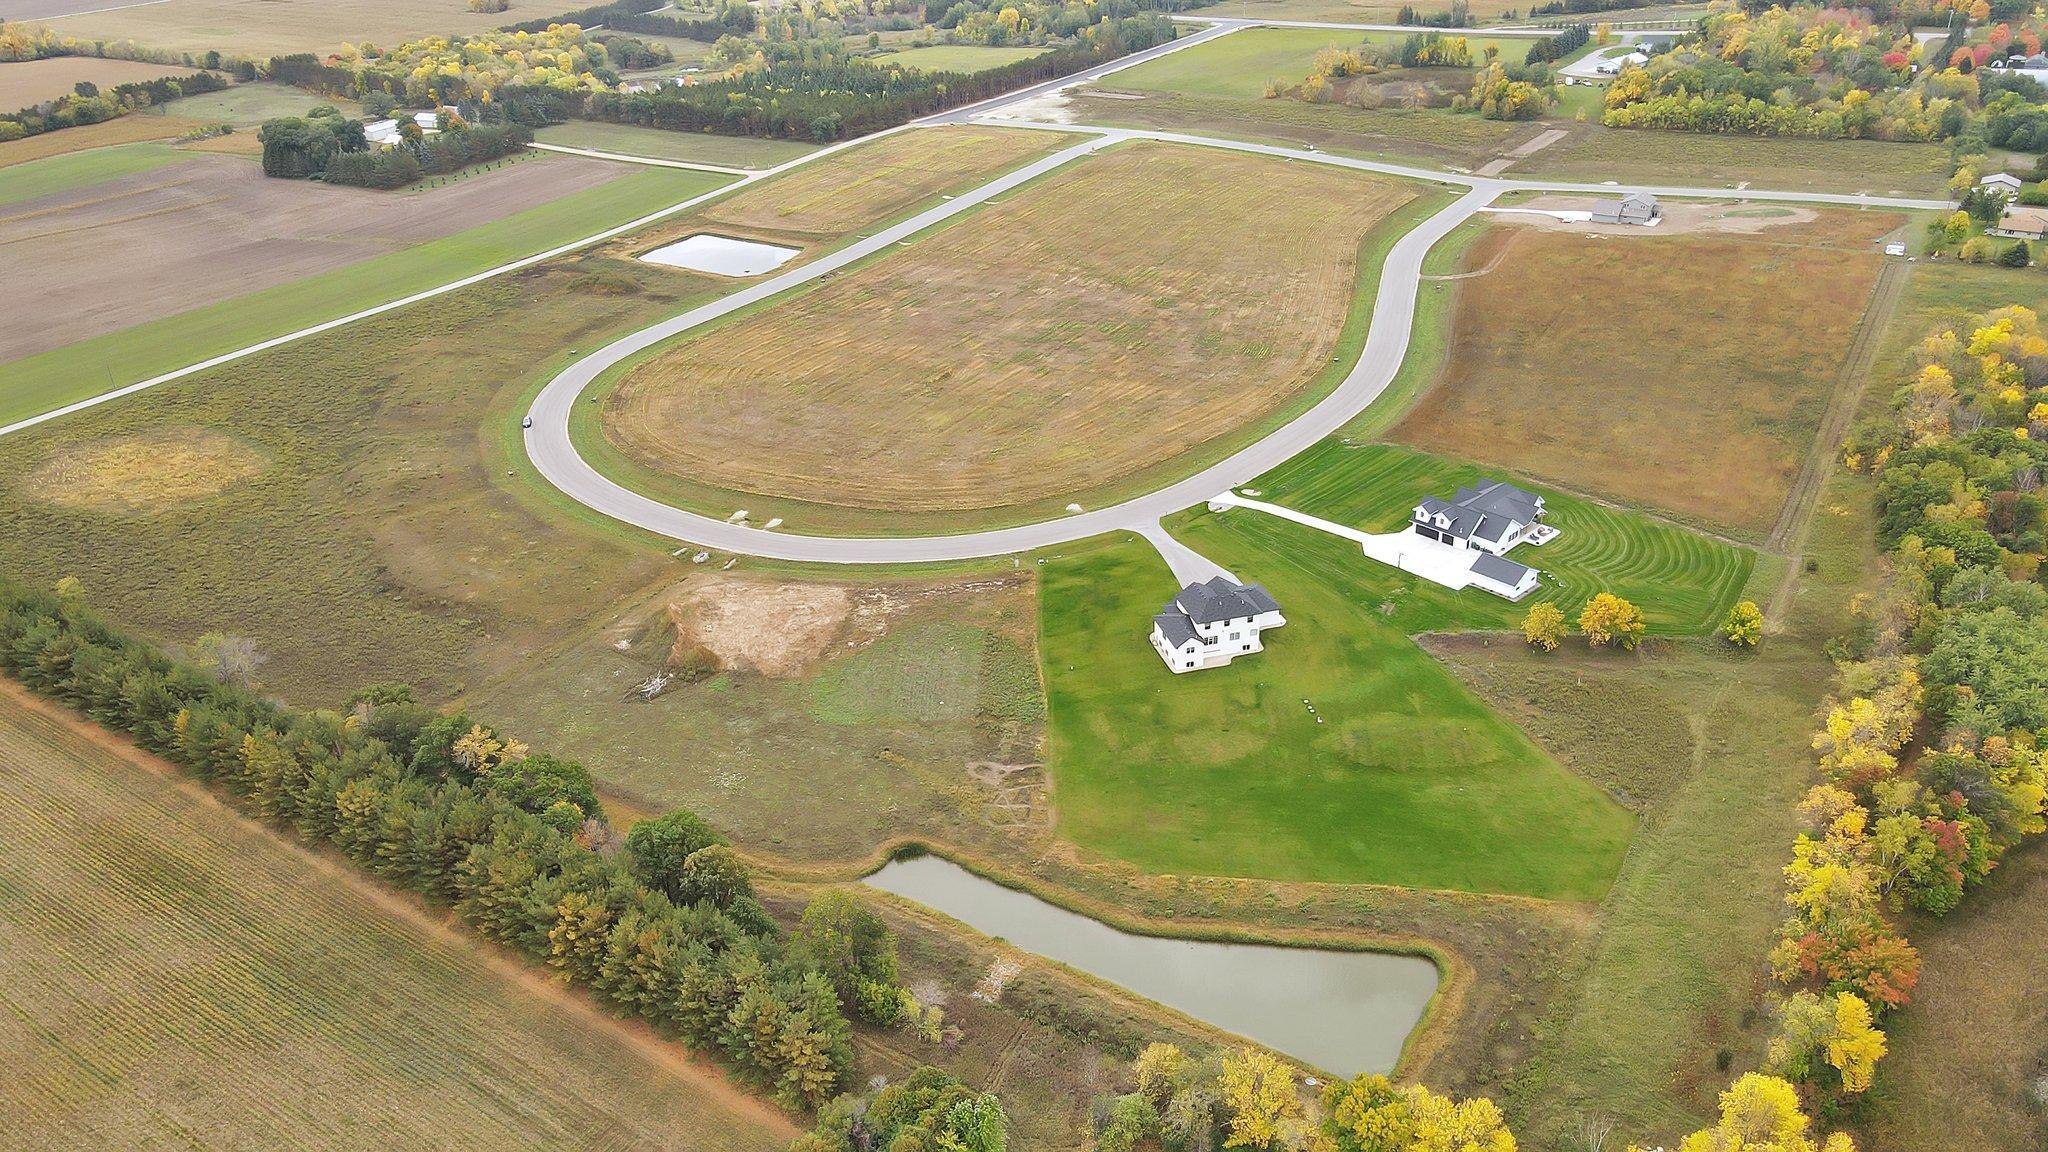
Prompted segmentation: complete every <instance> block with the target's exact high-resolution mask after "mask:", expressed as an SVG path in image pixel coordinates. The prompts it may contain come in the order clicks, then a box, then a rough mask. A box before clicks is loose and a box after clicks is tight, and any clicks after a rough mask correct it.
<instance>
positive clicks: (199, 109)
mask: <svg viewBox="0 0 2048 1152" xmlns="http://www.w3.org/2000/svg"><path fill="white" fill-rule="evenodd" d="M322 104H329V105H332V106H334V107H336V108H339V109H341V110H342V111H343V112H346V113H347V114H349V115H351V116H355V115H360V114H361V112H362V108H361V106H359V105H357V104H356V103H355V102H354V101H352V100H343V99H340V98H338V97H334V96H325V95H321V94H318V93H314V92H308V91H306V90H305V89H303V88H294V87H292V86H291V85H289V84H277V83H272V82H270V81H267V80H265V81H256V82H254V83H249V84H237V85H235V86H234V87H232V88H225V89H222V90H221V91H219V92H207V93H205V94H203V95H199V96H184V97H181V98H179V99H176V100H173V101H171V102H170V103H168V104H158V105H155V106H154V107H151V108H146V109H144V110H143V112H142V115H145V116H179V117H183V118H186V119H190V120H204V121H207V122H208V123H212V124H232V125H234V126H235V130H236V131H238V132H252V133H253V132H254V131H255V130H256V129H258V128H261V127H262V126H263V122H264V121H265V120H272V119H275V118H277V117H279V116H303V115H305V114H306V113H307V112H308V111H309V110H311V109H313V108H317V107H319V106H320V105H322Z"/></svg>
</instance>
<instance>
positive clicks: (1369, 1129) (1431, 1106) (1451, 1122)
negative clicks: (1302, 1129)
mask: <svg viewBox="0 0 2048 1152" xmlns="http://www.w3.org/2000/svg"><path fill="white" fill-rule="evenodd" d="M1323 1110H1324V1119H1323V1137H1324V1140H1325V1143H1326V1146H1327V1145H1332V1144H1333V1145H1335V1152H1515V1137H1514V1134H1513V1133H1511V1132H1509V1131H1508V1126H1507V1120H1506V1118H1504V1117H1503V1116H1502V1115H1501V1111H1500V1108H1499V1107H1498V1106H1496V1105H1495V1104H1494V1102H1493V1101H1491V1100H1488V1099H1486V1098H1485V1097H1473V1098H1471V1099H1467V1100H1457V1099H1453V1098H1452V1097H1449V1096H1441V1095H1438V1094H1437V1093H1435V1092H1432V1091H1430V1090H1429V1089H1428V1088H1425V1087H1423V1086H1422V1085H1420V1084H1411V1085H1409V1086H1408V1087H1406V1088H1396V1087H1394V1085H1393V1082H1392V1081H1390V1080H1388V1079H1387V1078H1386V1077H1385V1076H1379V1075H1374V1074H1372V1073H1366V1074H1363V1075H1359V1076H1355V1077H1353V1078H1352V1079H1350V1080H1345V1081H1340V1082H1338V1083H1335V1084H1331V1085H1330V1086H1329V1087H1327V1088H1325V1089H1324V1090H1323Z"/></svg>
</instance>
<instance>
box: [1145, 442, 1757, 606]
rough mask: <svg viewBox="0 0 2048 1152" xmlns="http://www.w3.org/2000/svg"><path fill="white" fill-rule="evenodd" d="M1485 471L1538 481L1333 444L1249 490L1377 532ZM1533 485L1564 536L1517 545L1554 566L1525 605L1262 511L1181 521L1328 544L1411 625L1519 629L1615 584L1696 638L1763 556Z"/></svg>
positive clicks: (1280, 543) (1358, 586)
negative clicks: (1375, 558)
mask: <svg viewBox="0 0 2048 1152" xmlns="http://www.w3.org/2000/svg"><path fill="white" fill-rule="evenodd" d="M1481 475H1492V476H1494V477H1495V478H1497V479H1510V480H1516V481H1517V482H1519V483H1528V482H1527V481H1526V480H1522V479H1521V478H1520V477H1518V476H1517V475H1516V474H1514V473H1501V472H1499V471H1493V472H1489V471H1488V470H1487V469H1485V468H1483V467H1481V466H1480V465H1476V464H1465V463H1460V462H1457V461H1453V460H1447V459H1444V458H1443V457H1438V456H1429V455H1426V454H1424V453H1420V452H1413V451H1409V450H1407V449H1404V448H1398V447H1392V446H1387V445H1377V444H1375V445H1362V446H1359V447H1347V446H1346V445H1345V444H1343V443H1342V442H1339V441H1334V440H1326V441H1324V442H1323V443H1321V444H1319V445H1317V446H1316V447H1314V448H1311V449H1310V450H1309V451H1307V452H1305V453H1303V454H1302V455H1300V456H1297V457H1295V458H1294V459H1293V460H1291V461H1289V462H1288V463H1286V464H1283V465H1281V466H1280V467H1279V468H1277V469H1275V470H1274V471H1272V472H1269V473H1267V474H1266V475H1264V476H1261V477H1260V478H1259V479H1258V480H1257V481H1255V482H1254V483H1252V484H1250V485H1247V487H1251V488H1256V489H1257V490H1258V491H1260V492H1262V493H1264V496H1263V499H1265V500H1268V501H1270V502H1272V503H1275V504H1280V505H1283V506H1285V507H1288V508H1293V509H1296V510H1299V511H1302V512H1307V513H1309V514H1311V515H1314V516H1320V517H1323V518H1324V519H1327V520H1334V521H1336V522H1338V523H1340V524H1349V525H1352V526H1354V527H1357V528H1361V529H1364V530H1365V531H1368V532H1391V531H1395V530H1397V529H1399V528H1400V527H1401V526H1402V525H1404V524H1406V523H1407V521H1408V518H1409V515H1410V513H1411V512H1412V511H1413V510H1414V508H1415V505H1416V504H1417V503H1419V502H1420V501H1421V499H1422V498H1423V497H1424V496H1428V495H1432V494H1435V495H1444V496H1448V495H1449V494H1450V493H1451V492H1452V491H1454V490H1455V489H1456V488H1457V487H1458V486H1459V485H1463V484H1470V483H1471V482H1472V481H1473V480H1475V479H1477V478H1478V477H1479V476H1481ZM1529 487H1530V488H1531V489H1532V490H1533V491H1536V492H1538V493H1539V494H1541V495H1543V496H1544V497H1545V508H1546V510H1547V514H1546V516H1545V517H1544V519H1545V521H1546V522H1547V523H1550V524H1552V525H1555V526H1556V527H1557V528H1558V529H1559V530H1560V534H1559V536H1558V538H1557V539H1555V540H1553V541H1551V542H1550V543H1548V544H1545V545H1543V546H1542V547H1540V548H1536V547H1529V546H1527V545H1524V546H1523V547H1521V548H1519V549H1517V550H1515V552H1514V553H1513V557H1514V558H1515V559H1516V560H1519V561H1521V562H1522V563H1525V564H1528V565H1530V566H1531V567H1535V568H1540V569H1541V570H1542V571H1543V574H1544V578H1543V583H1542V585H1541V587H1540V588H1539V589H1538V591H1537V592H1534V593H1532V594H1531V595H1530V597H1529V599H1527V600H1525V601H1524V602H1522V603H1520V604H1515V603H1512V602H1510V601H1507V600H1503V599H1501V598H1499V597H1497V596H1493V595H1489V594H1487V593H1485V592H1479V591H1473V590H1466V591H1463V592H1452V591H1450V590H1448V589H1445V588H1443V587H1442V586H1440V585H1437V584H1433V583H1431V582H1429V581H1427V580H1424V579H1422V578H1420V577H1418V576H1412V575H1410V574H1408V573H1405V572H1398V571H1395V570H1393V569H1390V568H1388V567H1387V566H1385V565H1383V564H1378V563H1374V562H1371V561H1368V560H1366V559H1365V558H1364V557H1363V556H1360V555H1358V549H1357V546H1356V545H1353V544H1350V543H1348V542H1345V541H1341V540H1337V539H1336V538H1334V537H1330V536H1327V535H1325V534H1323V533H1320V532H1316V531H1314V530H1313V529H1310V528H1306V527H1303V526H1301V525H1297V524H1294V523H1292V522H1291V521H1286V520H1282V519H1280V518H1279V517H1276V516H1269V515H1267V514H1265V513H1262V512H1249V511H1243V510H1231V511H1227V512H1223V513H1212V512H1206V511H1203V512H1194V513H1186V514H1183V516H1182V517H1181V518H1180V519H1179V520H1178V521H1176V523H1178V524H1185V525H1188V526H1190V527H1191V528H1193V529H1194V530H1197V531H1203V530H1206V527H1205V526H1207V525H1211V524H1214V525H1217V526H1218V527H1227V528H1228V529H1229V530H1230V531H1231V532H1233V533H1236V534H1240V535H1243V536H1246V537H1247V538H1250V539H1254V540H1257V541H1260V542H1261V543H1264V544H1266V545H1267V546H1269V547H1271V548H1272V549H1274V550H1275V551H1286V550H1289V549H1292V548H1294V547H1296V546H1298V545H1299V544H1300V543H1302V542H1303V541H1306V540H1309V539H1311V538H1313V539H1315V540H1316V541H1318V542H1321V541H1324V540H1328V541H1330V542H1331V543H1332V544H1333V545H1335V546H1337V550H1338V553H1340V554H1341V555H1342V556H1343V562H1342V564H1341V566H1339V567H1338V568H1335V569H1328V568H1326V569H1325V573H1326V576H1327V578H1328V579H1330V580H1331V581H1332V582H1333V583H1338V584H1341V585H1343V586H1345V587H1347V588H1349V589H1350V590H1351V591H1352V593H1353V595H1354V597H1355V598H1356V599H1357V600H1358V601H1359V602H1360V603H1366V604H1372V605H1377V606H1379V611H1380V612H1381V614H1382V615H1383V616H1384V617H1385V618H1386V619H1387V620H1388V621H1390V622H1391V623H1392V624H1394V625H1395V626H1396V627H1398V628H1399V629H1400V630H1401V631H1402V632H1404V633H1416V632H1433V631H1441V630H1456V629H1466V628H1490V629H1493V628H1510V627H1514V626H1517V625H1519V624H1520V622H1521V619H1522V617H1523V615H1525V614H1526V613H1527V612H1528V610H1529V605H1530V604H1533V603H1536V602H1538V601H1541V600H1549V601H1552V602H1554V603H1556V604H1557V605H1558V606H1559V607H1561V608H1563V609H1564V610H1565V613H1566V615H1568V616H1571V617H1573V618H1576V617H1577V615H1578V612H1579V609H1580V608H1581V607H1583V606H1584V604H1585V602H1586V601H1587V600H1588V599H1589V598H1591V597H1592V595H1593V594H1594V593H1595V592H1602V591H1606V592H1613V593H1615V594H1616V595H1619V596H1622V597H1624V598H1625V599H1627V600H1629V601H1631V602H1632V603H1634V604H1635V605H1636V606H1637V607H1639V608H1641V609H1642V610H1643V618H1644V620H1645V622H1646V623H1647V624H1648V625H1649V627H1650V630H1651V631H1652V632H1653V633H1665V634H1676V635H1686V634H1693V633H1699V632H1704V631H1707V630H1708V629H1710V628H1712V627H1713V626H1714V625H1716V624H1718V623H1720V621H1721V618H1722V617H1723V616H1725V615H1726V614H1727V611H1728V609H1729V607H1730V606H1732V605H1733V604H1734V603H1735V599H1736V596H1737V594H1738V593H1739V592H1741V590H1742V587H1743V584H1744V583H1745V582H1746V581H1747V580H1748V579H1749V573H1750V569H1751V566H1752V563H1753V555H1752V553H1750V552H1748V551H1747V550H1745V549H1741V548H1736V547H1733V546H1731V545H1728V544H1723V543H1721V542H1719V541H1717V540H1712V539H1709V538H1708V537H1705V536H1701V535H1699V534H1697V533H1694V532H1689V531H1687V530H1686V529H1683V528H1679V527H1675V526H1673V525H1670V524H1666V523H1662V522H1660V521H1656V520H1652V519H1650V518H1648V517H1646V516H1642V515H1639V514H1637V513H1633V512H1628V511H1623V510H1619V509H1615V508H1611V507H1608V506H1606V505H1603V504H1598V503H1594V502H1593V501H1590V500H1586V499H1583V498H1580V497H1574V496H1571V495H1568V494H1565V493H1561V492H1555V491H1552V490H1549V489H1546V488H1544V487H1542V486H1541V485H1540V484H1530V485H1529Z"/></svg>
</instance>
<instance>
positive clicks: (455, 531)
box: [0, 256, 715, 706]
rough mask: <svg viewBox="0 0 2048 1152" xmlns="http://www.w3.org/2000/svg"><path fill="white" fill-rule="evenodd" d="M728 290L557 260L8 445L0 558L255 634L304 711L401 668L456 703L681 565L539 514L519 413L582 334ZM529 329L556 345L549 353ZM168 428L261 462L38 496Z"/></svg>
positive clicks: (181, 616)
mask: <svg viewBox="0 0 2048 1152" xmlns="http://www.w3.org/2000/svg"><path fill="white" fill-rule="evenodd" d="M714 290H715V286H714V285H712V284H710V283H709V282H708V281H706V280H703V279H700V278H695V277H691V276H687V275H683V274H678V273H675V272H672V271H669V270H658V269H654V268H653V267H652V266H649V265H635V264H634V263H631V262H626V261H620V260H615V259H610V258H606V257H601V256H588V257H584V258H581V259H569V260H564V261H561V262H559V263H555V264H550V265H549V266H548V267H547V268H546V269H545V270H542V271H535V272H527V273H522V274H517V275H513V276H507V277H503V278H499V279H496V280H492V281H489V282H487V283H485V284H481V285H477V286H475V287H472V288H467V289H463V290H461V291H459V292H455V293H451V294H449V295H448V296H446V297H444V298H442V299H440V300H437V301H436V302H435V303H434V304H433V305H432V306H430V307H420V308H410V309H404V310H400V311H398V312H395V313H391V314H388V315H385V316H381V317H378V318H376V319H373V320H369V321H365V322H364V323H362V324H361V325H359V326H352V327H350V328H347V329H343V330H339V331H336V332H331V333H327V334H324V335H321V336H317V337H312V338H309V339H307V340H305V341H302V342H300V343H297V344H292V345H288V346H286V347H284V348H280V349H277V350H274V351H271V352H266V353H262V354H259V355H257V356H253V357H250V358H248V359H246V360H242V361H238V362H236V363H234V364H231V365H228V366H225V367H222V368H218V369H214V370H212V371H209V372H206V373H203V374H200V375H197V376H194V377H192V378H190V379H189V380H185V381H180V382H178V383H175V384H170V385H165V386H164V387H163V388H161V389H158V390H155V391H151V392H146V393H142V394H140V395H137V396H133V397H129V398H127V399H125V400H123V401H122V402H120V403H118V404H109V405H106V406H104V407H100V408H96V409H93V410H90V411H88V412H82V413H78V414H75V415H72V416H67V417H65V418H64V419H62V420H58V421H54V422H52V423H50V424H47V425H44V426H42V427H40V428H37V429H34V430H32V431H29V432H26V433H21V434H17V435H14V436H9V437H7V438H6V439H4V440H0V461H4V463H0V506H5V507H6V508H7V509H8V515H7V516H5V517H0V555H5V556H7V557H8V566H9V569H10V572H11V574H14V575H17V576H19V577H21V578H22V579H26V580H31V581H36V582H41V583H48V582H50V581H53V580H56V579H58V578H59V577H61V576H63V575H65V574H73V575H76V576H78V577H79V578H80V579H81V580H83V581H84V582H85V584H86V586H87V587H88V589H90V591H91V595H92V596H93V599H94V603H95V604H96V605H98V606H100V607H101V608H103V609H104V610H106V611H108V612H109V613H111V614H113V616H114V617H115V618H116V619H118V620H120V621H121V622H122V624H123V626H125V627H128V628H132V629H135V630H136V631H137V632H139V633H140V634H142V635H145V636H148V637H150V638H152V639H154V640H156V641H158V642H160V643H164V644H167V645H170V646H173V647H176V646H181V645H185V644H189V643H191V642H192V640H193V639H194V638H195V637H197V636H198V635H200V634H201V633H202V632H206V631H222V632H226V633H229V634H233V635H239V636H245V637H248V638H250V639H252V640H254V641H255V642H256V644H257V647H258V648H259V650H260V651H261V652H262V653H263V654H264V655H265V657H266V662H265V663H264V664H263V666H262V670H261V679H262V681H263V682H264V684H265V686H266V687H267V688H269V689H270V690H271V691H274V692H276V693H278V694H279V695H281V696H284V697H286V698H288V699H291V700H294V701H297V702H300V703H306V704H311V705H318V706H329V705H331V704H332V703H333V702H334V701H336V700H340V699H342V698H344V697H345V696H346V695H347V694H348V693H349V692H352V691H354V690H355V689H356V688H357V687H359V686H361V685H362V684H365V683H370V682H376V681H386V680H403V681H408V682H411V683H414V684H416V685H418V686H419V688H420V690H421V692H422V694H423V695H424V696H425V697H426V698H428V699H432V700H436V701H441V700H446V699H448V698H450V697H452V696H455V695H457V694H459V693H460V692H461V691H462V690H463V689H464V688H465V687H467V686H468V685H470V684H473V683H479V682H483V681H487V680H489V679H491V678H493V677H495V676H498V675H503V674H505V672H507V671H508V670H509V669H511V668H513V667H521V666H524V664H525V662H527V661H530V660H533V659H535V658H536V654H537V653H540V652H544V651H549V650H552V649H553V648H554V647H555V646H557V645H560V644H563V643H565V642H567V641H569V640H570V639H572V638H576V637H581V636H584V635H587V634H588V630H589V629H592V628H594V627H595V626H596V625H594V624H592V623H591V621H592V620H593V619H594V618H596V617H597V616H599V615H600V614H601V613H603V612H604V611H605V610H607V609H608V608H609V607H610V606H611V605H612V604H613V603H615V602H617V601H619V600H620V599H622V598H627V597H635V596H640V595H644V594H645V593H643V592H641V591H640V590H641V589H644V588H647V587H650V586H653V585H657V584H659V583H661V582H664V580H673V579H674V578H675V575H674V574H670V575H667V576H664V573H672V572H673V567H674V565H673V564H672V562H671V563H664V557H665V556H666V551H667V550H666V549H660V548H657V547H653V546H650V545H646V544H644V543H642V542H641V541H640V540H639V538H637V537H631V536H627V535H625V534H623V533H614V532H613V531H611V530H610V529H609V528H607V529H605V530H599V531H592V530H589V529H587V528H585V527H582V526H581V525H583V524H584V523H587V522H588V521H586V520H580V519H579V518H578V517H577V516H576V515H573V514H561V513H558V512H557V511H555V510H554V509H553V508H552V507H550V506H546V505H538V506H536V505H530V504H529V503H527V502H526V498H525V497H524V496H522V495H521V494H518V493H515V492H514V491H508V490H507V488H506V487H505V485H506V484H507V483H508V481H507V480H506V472H507V470H508V469H514V468H515V463H514V461H515V459H516V460H518V461H519V462H520V463H523V457H515V456H514V448H513V447H512V443H513V441H514V440H516V437H517V433H518V418H517V416H516V414H515V412H516V406H517V405H518V404H519V403H520V399H521V397H522V396H523V395H524V394H525V393H526V392H528V391H529V390H531V389H534V388H537V387H538V386H539V384H540V382H541V381H543V380H545V379H546V378H547V377H548V376H551V375H552V374H553V373H554V372H556V371H559V370H560V369H561V367H563V366H564V364H565V363H566V360H567V350H568V349H569V348H572V347H585V348H589V347H595V346H596V345H597V343H598V342H599V341H602V340H605V339H610V338H612V337H614V336H618V335H623V334H624V333H625V332H627V331H631V330H633V329H636V328H639V327H642V326H644V325H646V324H648V323H650V322H652V321H653V320H654V319H655V318H656V317H658V316H661V315H666V314H669V313H670V312H671V311H673V310H676V309H679V308H682V307H684V306H686V304H688V303H693V302H697V301H700V300H702V299H704V298H705V297H706V296H707V295H708V294H709V293H710V292H712V291H714ZM517 332H547V333H550V334H551V339H552V341H553V343H552V345H551V347H550V349H549V350H548V351H546V352H542V353H539V354H537V353H536V351H535V349H534V348H533V347H532V346H530V345H529V344H528V343H527V342H526V341H523V340H518V339H512V338H509V337H508V334H509V333H517ZM338 373H345V377H346V382H347V383H346V386H345V387H342V386H338V385H337V383H336V381H337V374H338ZM166 429H168V430H171V431H176V430H180V429H184V430H188V431H195V432H210V433H215V434H218V435H220V436H225V437H230V438H232V439H233V440H234V441H236V442H238V443H240V444H242V445H245V446H247V447H248V448H249V449H250V450H252V451H253V452H255V453H256V454H257V455H258V456H259V457H260V458H261V459H262V460H264V461H265V462H266V463H265V466H264V467H263V468H262V470H261V471H259V472H258V473H257V474H255V475H253V476H246V477H243V478H241V479H239V480H237V481H235V482H234V483H232V484H229V485H223V486H219V490H218V491H217V492H216V493H214V494H212V495H209V496H205V497H204V498H198V499H181V500H174V501H158V502H154V503H152V504H150V505H149V506H146V507H137V508H130V509H124V510H103V509H99V508H94V507H90V506H86V507H78V506H67V505H65V504H63V503H59V502H56V501H53V500H50V499H48V498H46V496H38V495H37V494H36V488H37V486H38V483H39V478H43V477H47V476H49V475H50V474H51V473H49V472H48V471H46V470H47V469H50V468H52V467H53V466H55V467H57V468H58V469H60V470H61V469H62V468H63V467H65V466H67V465H69V466H72V467H77V466H79V465H81V464H90V463H91V462H92V461H94V460H95V459H108V458H110V457H109V456H108V454H107V450H108V449H110V448H115V447H118V446H120V445H122V444H125V443H129V442H132V439H133V438H135V437H138V436H161V435H164V434H165V432H164V430H166ZM493 431H497V432H501V433H502V437H500V436H494V435H492V433H493Z"/></svg>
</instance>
